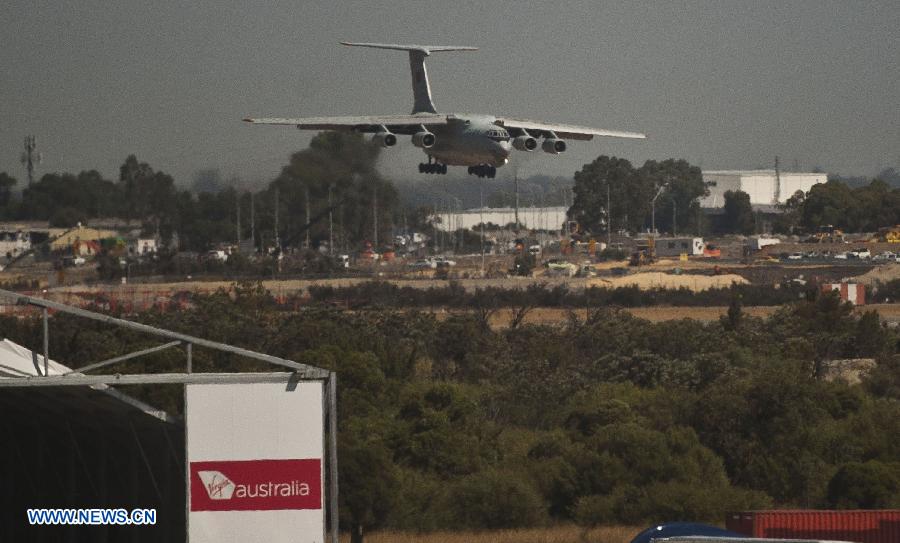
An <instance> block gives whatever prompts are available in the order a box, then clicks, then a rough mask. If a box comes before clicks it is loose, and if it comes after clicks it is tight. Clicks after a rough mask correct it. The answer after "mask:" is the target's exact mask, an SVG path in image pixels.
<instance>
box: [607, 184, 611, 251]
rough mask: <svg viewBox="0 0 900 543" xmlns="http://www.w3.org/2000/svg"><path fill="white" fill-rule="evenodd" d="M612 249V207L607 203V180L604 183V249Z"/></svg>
mask: <svg viewBox="0 0 900 543" xmlns="http://www.w3.org/2000/svg"><path fill="white" fill-rule="evenodd" d="M610 247H612V207H611V204H610V202H609V180H607V181H606V248H607V249H609V248H610Z"/></svg>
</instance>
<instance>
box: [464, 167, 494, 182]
mask: <svg viewBox="0 0 900 543" xmlns="http://www.w3.org/2000/svg"><path fill="white" fill-rule="evenodd" d="M469 175H477V176H478V177H487V178H488V179H493V178H495V177H497V168H495V167H493V166H488V165H486V164H481V165H479V166H469Z"/></svg>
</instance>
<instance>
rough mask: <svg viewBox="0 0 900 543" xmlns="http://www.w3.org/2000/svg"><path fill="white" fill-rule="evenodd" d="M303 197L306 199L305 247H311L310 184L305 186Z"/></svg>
mask: <svg viewBox="0 0 900 543" xmlns="http://www.w3.org/2000/svg"><path fill="white" fill-rule="evenodd" d="M303 199H304V200H305V201H306V243H305V247H306V248H307V249H309V228H310V226H309V185H307V186H304V187H303Z"/></svg>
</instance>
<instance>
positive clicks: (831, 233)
mask: <svg viewBox="0 0 900 543" xmlns="http://www.w3.org/2000/svg"><path fill="white" fill-rule="evenodd" d="M805 241H806V243H844V242H845V240H844V232H843V231H842V230H841V229H840V228H835V227H834V226H832V225H830V224H823V225H822V226H820V227H819V231H818V232H816V233H814V234H813V235H812V236H810V237H809V238H807V239H806V240H805Z"/></svg>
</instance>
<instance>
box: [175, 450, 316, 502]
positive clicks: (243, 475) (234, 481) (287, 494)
mask: <svg viewBox="0 0 900 543" xmlns="http://www.w3.org/2000/svg"><path fill="white" fill-rule="evenodd" d="M321 508H322V461H321V460H319V459H318V458H313V459H306V460H234V461H213V462H191V511H272V510H277V509H321Z"/></svg>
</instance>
